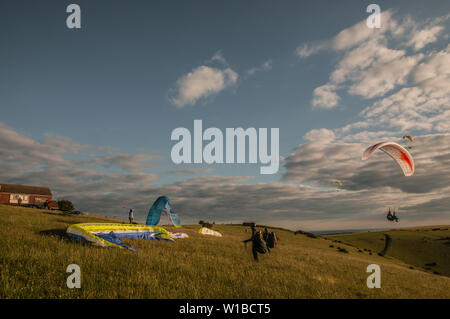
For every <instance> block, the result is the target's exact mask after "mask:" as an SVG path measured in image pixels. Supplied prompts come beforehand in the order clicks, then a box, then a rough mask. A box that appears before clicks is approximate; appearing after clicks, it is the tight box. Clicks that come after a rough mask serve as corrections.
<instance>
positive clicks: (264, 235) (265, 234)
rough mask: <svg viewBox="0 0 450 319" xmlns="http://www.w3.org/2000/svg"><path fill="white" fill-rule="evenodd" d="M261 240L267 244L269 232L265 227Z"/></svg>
mask: <svg viewBox="0 0 450 319" xmlns="http://www.w3.org/2000/svg"><path fill="white" fill-rule="evenodd" d="M263 239H264V241H265V242H266V243H267V239H269V231H268V230H267V227H265V228H264V231H263Z"/></svg>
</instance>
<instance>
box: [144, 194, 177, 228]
mask: <svg viewBox="0 0 450 319" xmlns="http://www.w3.org/2000/svg"><path fill="white" fill-rule="evenodd" d="M169 201H170V199H169V197H167V196H160V197H158V198H157V199H156V201H155V202H154V203H153V205H152V207H150V210H149V212H148V215H147V221H146V222H145V224H146V225H150V226H154V225H158V223H159V220H160V218H161V213H162V212H164V213H166V214H167V217H169V220H170V221H171V222H172V224H173V225H174V226H175V227H181V221H180V217H178V215H177V214H175V212H174V211H173V210H172V208H171V207H170V203H169Z"/></svg>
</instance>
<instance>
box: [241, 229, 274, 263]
mask: <svg viewBox="0 0 450 319" xmlns="http://www.w3.org/2000/svg"><path fill="white" fill-rule="evenodd" d="M251 228H252V237H251V238H249V239H247V240H244V241H243V242H244V243H245V244H247V243H248V242H249V241H251V242H252V253H253V258H254V259H255V261H258V260H259V259H258V253H260V254H265V253H266V252H269V253H270V249H269V248H268V247H267V245H266V242H265V241H264V239H263V238H262V234H261V232H260V231H258V230H256V228H255V225H252V226H251Z"/></svg>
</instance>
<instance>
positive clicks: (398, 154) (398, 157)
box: [362, 142, 415, 176]
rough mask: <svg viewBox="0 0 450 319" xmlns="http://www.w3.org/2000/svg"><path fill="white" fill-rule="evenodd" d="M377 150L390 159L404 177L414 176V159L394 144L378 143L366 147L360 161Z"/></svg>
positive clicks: (402, 148)
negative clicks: (394, 162) (398, 167)
mask: <svg viewBox="0 0 450 319" xmlns="http://www.w3.org/2000/svg"><path fill="white" fill-rule="evenodd" d="M377 149H380V150H382V151H383V152H385V153H386V154H388V155H389V156H390V157H392V158H393V159H394V160H395V161H396V162H397V164H398V165H399V166H400V168H401V169H402V171H403V174H405V176H411V175H413V174H414V170H415V167H414V159H413V158H412V156H411V154H410V153H409V152H408V151H407V150H406V149H405V148H404V147H403V146H401V145H399V144H397V143H394V142H380V143H377V144H375V145H372V146H370V147H368V148H367V149H366V150H365V151H364V153H363V156H362V160H366V159H368V158H369V157H370V156H371V155H372V154H373V152H375V151H376V150H377Z"/></svg>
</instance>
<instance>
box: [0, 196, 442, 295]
mask: <svg viewBox="0 0 450 319" xmlns="http://www.w3.org/2000/svg"><path fill="white" fill-rule="evenodd" d="M111 221H114V222H118V221H117V220H114V219H111V218H106V217H101V216H93V215H87V216H84V215H83V216H66V215H63V214H60V213H55V212H50V211H45V210H37V209H25V208H17V207H9V206H3V205H0V225H1V227H0V246H1V247H2V248H1V250H0V261H1V272H0V298H450V289H449V287H450V278H449V277H448V276H443V275H444V274H447V275H448V270H449V269H448V267H449V265H450V262H449V250H450V247H449V245H448V236H449V234H448V231H446V230H442V231H432V230H430V229H428V228H423V229H419V228H415V229H408V230H398V231H389V232H377V233H361V234H348V235H335V236H323V237H318V238H312V237H308V236H306V235H304V234H298V235H295V234H294V233H293V232H290V231H285V230H277V231H276V232H277V234H278V236H279V238H280V241H279V245H278V247H276V248H275V249H274V250H272V253H271V254H270V255H262V256H261V258H260V262H259V263H256V262H254V261H253V259H252V256H251V249H250V245H249V246H248V247H247V249H245V247H244V245H243V244H242V242H241V241H242V240H244V239H247V238H248V237H249V235H250V234H249V233H248V232H246V230H247V229H248V228H246V227H241V226H229V225H215V226H214V229H215V230H218V231H220V232H221V233H222V234H223V237H222V238H215V237H207V236H203V235H200V234H198V233H197V230H198V228H199V226H198V225H191V226H184V227H182V228H181V229H176V230H175V229H174V228H172V227H167V230H169V231H182V232H186V233H188V234H189V236H190V238H188V239H179V240H177V241H176V242H174V243H169V242H154V241H147V240H129V241H127V243H129V244H131V245H132V246H133V247H135V248H138V249H139V250H138V252H132V251H129V250H122V249H115V248H109V249H104V248H99V247H93V246H90V245H86V244H81V243H79V242H75V241H72V240H70V239H68V238H66V237H65V230H66V228H67V227H68V226H69V225H71V224H73V223H81V222H111ZM440 228H444V229H445V228H448V227H446V226H444V227H442V226H440ZM384 234H388V235H389V236H391V237H392V242H391V247H389V248H388V249H387V251H386V254H385V256H379V255H378V254H377V252H379V250H383V248H384V245H385V242H384V241H382V240H380V239H382V237H383V238H385V236H384ZM324 237H326V238H327V239H325V238H324ZM445 237H447V239H445ZM422 238H425V240H423V242H421V240H422ZM397 239H399V240H397ZM337 240H339V241H341V243H339V242H337ZM397 242H399V243H397ZM414 245H418V246H417V247H418V248H417V249H418V250H420V253H418V252H417V250H415V249H414ZM364 248H365V249H366V251H364ZM369 249H370V250H371V251H372V253H371V252H369ZM431 262H435V263H436V265H435V266H430V267H428V268H430V270H426V269H422V266H424V265H425V263H431ZM72 263H75V264H78V265H79V266H80V267H81V273H82V279H81V280H82V283H81V286H82V288H81V289H69V288H67V286H66V279H67V276H68V275H69V274H68V273H66V267H67V266H68V265H69V264H72ZM373 263H375V264H378V265H380V267H381V281H382V283H381V288H380V289H369V288H367V286H366V279H367V276H368V275H369V274H368V273H366V268H367V266H368V265H369V264H373ZM411 265H416V266H415V267H414V269H410V267H411ZM418 267H420V268H418ZM446 267H447V268H446ZM434 269H436V270H434ZM433 271H437V272H440V273H441V274H443V275H437V274H434V273H433Z"/></svg>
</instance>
